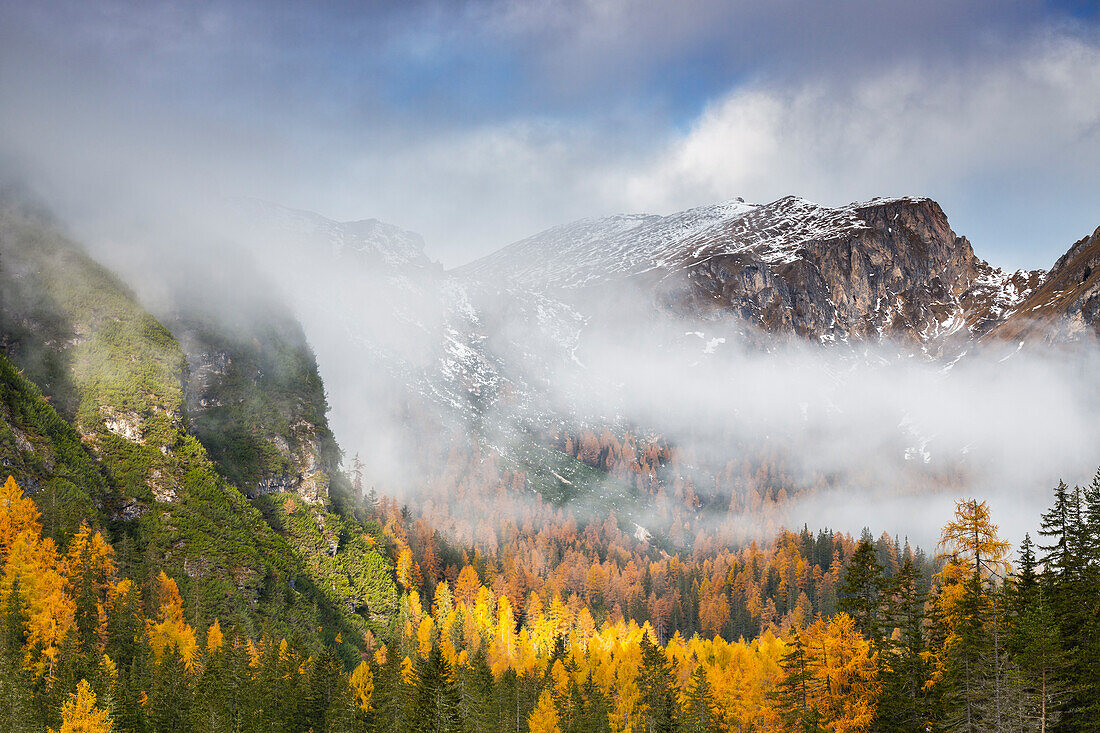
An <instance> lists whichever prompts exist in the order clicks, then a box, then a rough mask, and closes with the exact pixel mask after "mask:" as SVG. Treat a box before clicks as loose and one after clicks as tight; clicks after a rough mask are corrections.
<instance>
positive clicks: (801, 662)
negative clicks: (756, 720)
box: [775, 629, 824, 732]
mask: <svg viewBox="0 0 1100 733" xmlns="http://www.w3.org/2000/svg"><path fill="white" fill-rule="evenodd" d="M787 646H789V647H790V651H788V652H787V653H785V654H784V655H783V656H782V657H781V658H780V660H779V666H780V668H781V669H782V670H783V674H782V676H781V677H780V678H779V683H778V685H777V686H776V692H775V695H776V699H777V701H778V703H779V710H780V715H781V717H782V718H783V721H784V722H785V723H786V724H787V726H788V727H790V728H793V729H795V730H800V731H814V732H816V731H819V730H824V728H823V727H822V721H821V712H820V711H819V710H818V709H817V707H816V706H815V705H814V704H813V694H814V692H815V690H816V689H817V688H818V687H819V686H820V682H818V680H817V679H816V677H815V675H814V660H813V659H812V658H811V656H810V654H809V652H808V650H807V649H806V644H805V642H803V640H802V635H801V634H800V633H799V631H798V629H794V631H793V636H792V637H791V640H790V642H789V643H788V645H787Z"/></svg>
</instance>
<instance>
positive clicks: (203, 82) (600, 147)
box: [0, 0, 1100, 267]
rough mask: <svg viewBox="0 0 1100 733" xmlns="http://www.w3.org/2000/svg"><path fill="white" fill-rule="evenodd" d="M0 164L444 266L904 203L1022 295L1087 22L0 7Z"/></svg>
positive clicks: (1076, 177) (628, 11) (1089, 42)
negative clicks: (315, 215) (409, 241)
mask: <svg viewBox="0 0 1100 733" xmlns="http://www.w3.org/2000/svg"><path fill="white" fill-rule="evenodd" d="M0 153H2V154H3V155H5V156H6V159H7V160H9V161H11V162H12V163H13V164H14V165H16V166H17V167H19V168H21V169H22V170H24V171H25V172H26V173H27V174H28V175H29V176H30V177H32V178H33V179H34V180H35V182H36V185H37V186H38V187H39V188H40V189H42V190H44V191H46V192H48V194H49V195H50V196H51V197H52V198H55V199H56V200H57V201H59V202H61V204H60V205H61V207H62V208H63V209H64V210H65V211H66V212H71V213H72V215H73V216H75V217H80V216H88V215H90V214H89V212H115V211H119V210H122V209H125V208H126V207H128V206H129V207H136V206H144V207H147V208H150V209H151V208H155V207H156V206H163V205H167V204H166V202H169V201H174V202H177V203H179V202H183V201H187V200H189V199H190V198H191V197H197V196H208V195H212V194H213V195H226V196H233V195H247V196H257V197H260V198H266V199H270V200H274V201H277V202H280V203H284V204H287V205H290V206H296V207H301V208H308V209H312V210H315V211H318V212H319V213H322V214H325V215H327V216H331V217H333V218H338V219H354V218H367V217H377V218H381V219H384V220H387V221H391V222H393V223H396V224H398V225H401V226H403V227H406V228H408V229H412V230H414V231H418V232H421V233H422V234H424V236H425V238H426V239H427V241H428V246H429V252H430V254H431V255H432V256H434V257H436V258H438V259H441V260H442V261H443V262H444V263H446V264H448V265H453V264H459V263H461V262H463V261H466V260H468V259H470V258H472V257H476V256H479V255H482V254H485V253H487V252H489V251H491V250H493V249H495V248H497V247H499V246H502V245H504V244H506V243H508V242H509V241H512V240H515V239H518V238H520V237H523V236H526V235H527V234H530V233H533V232H535V231H537V230H539V229H542V228H545V227H547V226H551V225H553V224H557V223H561V222H564V221H568V220H571V219H574V218H578V217H581V216H596V215H602V214H610V213H615V212H619V211H643V210H644V211H655V212H659V213H664V212H671V211H674V210H677V209H681V208H686V207H688V206H693V205H698V204H705V203H709V202H712V201H714V200H719V199H724V198H733V197H736V196H741V197H744V198H745V199H746V200H750V201H768V200H772V199H774V198H778V197H779V196H782V195H785V194H788V193H793V194H799V195H802V196H805V197H807V198H811V199H814V200H818V201H821V202H822V203H826V204H841V203H846V202H848V201H852V200H858V199H866V198H870V197H872V196H876V195H895V194H923V195H929V196H932V197H934V198H936V199H937V200H939V201H940V202H941V204H942V205H943V207H944V209H945V210H946V211H947V213H948V215H949V217H950V219H951V221H952V224H953V225H954V228H955V229H956V231H957V232H959V233H960V234H965V235H966V236H968V237H969V238H970V240H971V242H972V243H973V244H974V246H975V248H976V250H977V251H978V253H979V254H980V255H983V256H985V257H987V258H988V259H990V260H991V261H993V262H994V263H996V264H1004V265H1007V266H1011V267H1017V266H1027V267H1040V266H1049V264H1050V263H1051V262H1052V261H1053V259H1054V258H1055V257H1056V256H1057V255H1058V254H1060V253H1061V252H1063V251H1064V250H1065V249H1066V248H1067V247H1068V245H1069V244H1070V243H1071V242H1072V241H1074V240H1075V239H1077V238H1079V237H1081V236H1084V235H1085V234H1087V233H1090V232H1091V231H1092V230H1093V229H1094V228H1095V227H1096V226H1098V225H1100V206H1097V202H1098V201H1100V175H1097V171H1100V14H1098V2H1096V1H1095V0H1094V1H1093V2H1086V1H1084V0H1064V1H1062V2H1043V1H1040V0H1035V1H1029V0H995V1H994V0H971V1H970V2H949V1H947V0H925V1H924V2H912V1H911V0H910V1H908V2H895V1H894V0H838V1H836V2H807V1H806V0H740V1H738V2H716V1H715V0H683V1H681V2H638V1H632V0H621V1H619V2H610V1H609V0H572V1H568V2H557V1H555V0H535V1H533V2H523V1H520V0H516V1H513V2H494V1H492V0H486V1H485V2H468V3H460V2H453V1H451V2H433V1H431V0H417V1H413V2H402V3H386V2H354V3H291V2H233V3H221V2H189V3H158V2H155V1H154V2H52V1H50V0H45V1H43V2H36V3H30V2H10V1H7V0H0ZM104 182H109V184H110V185H104Z"/></svg>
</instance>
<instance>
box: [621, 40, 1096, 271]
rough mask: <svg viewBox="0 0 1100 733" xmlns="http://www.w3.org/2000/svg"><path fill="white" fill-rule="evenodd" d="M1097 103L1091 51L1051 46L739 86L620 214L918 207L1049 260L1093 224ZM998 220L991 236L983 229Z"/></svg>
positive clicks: (641, 184)
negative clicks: (935, 207) (808, 201)
mask: <svg viewBox="0 0 1100 733" xmlns="http://www.w3.org/2000/svg"><path fill="white" fill-rule="evenodd" d="M1096 99H1100V45H1098V44H1097V43H1096V42H1093V41H1090V40H1087V39H1083V38H1076V37H1069V36H1064V35H1060V36H1051V35H1044V36H1043V37H1042V38H1038V39H1034V40H1032V41H1031V42H1030V43H1029V44H1028V45H1026V46H1025V47H1023V48H1011V49H1009V48H1006V49H1002V50H1000V51H999V52H996V53H990V54H988V55H986V56H982V57H980V58H974V59H971V60H969V61H968V62H967V63H965V64H962V65H956V64H954V63H953V61H952V60H945V61H944V62H943V63H935V62H926V63H919V64H918V63H911V64H909V63H907V64H900V65H895V66H888V67H885V68H874V69H867V70H856V71H853V73H851V74H847V75H842V76H827V77H823V78H814V79H808V80H800V81H798V82H797V83H794V84H790V85H784V86H778V87H776V86H767V85H750V86H748V87H743V88H737V89H735V90H733V91H731V92H730V93H729V94H728V95H726V96H725V97H723V98H722V99H720V100H718V101H716V102H715V103H713V104H712V105H711V106H710V107H709V108H708V109H707V110H706V111H705V112H704V113H703V114H702V115H701V116H700V118H699V119H698V120H697V121H696V122H695V124H694V125H693V126H692V127H691V129H690V130H689V131H688V132H687V133H686V134H685V135H684V136H682V137H681V138H679V139H676V140H674V141H673V142H672V143H671V144H670V145H669V146H668V148H667V149H666V150H665V151H664V153H663V154H661V155H660V156H658V158H657V159H656V160H655V161H654V162H653V163H652V164H651V165H649V166H647V167H644V168H642V169H641V170H639V171H638V172H637V173H635V174H634V175H632V176H631V177H630V180H629V183H628V184H627V186H626V197H627V199H628V200H629V201H631V202H632V203H633V206H634V208H639V209H642V210H653V209H657V210H676V209H679V208H684V207H685V206H687V205H690V204H692V203H695V202H699V201H708V200H716V199H721V198H728V197H730V196H732V195H736V194H741V195H745V196H747V197H753V198H755V199H758V200H771V199H774V198H778V197H780V196H782V195H785V194H788V193H792V192H794V193H798V194H800V195H803V196H806V197H807V198H812V199H815V200H818V201H821V202H823V203H831V204H842V203H847V202H849V201H853V200H864V199H868V198H871V197H873V196H877V195H891V194H910V193H911V194H921V195H931V196H933V197H934V198H937V199H938V200H940V202H941V203H942V204H943V205H944V207H945V210H946V211H947V212H948V214H949V215H955V214H962V215H961V216H957V217H956V216H953V221H954V223H955V224H956V229H957V230H959V231H961V232H962V233H967V234H971V235H972V236H973V235H975V234H977V235H978V236H977V237H974V238H976V239H985V240H986V241H984V242H979V246H980V245H981V244H985V245H986V246H987V248H992V247H990V245H999V246H1000V247H1001V248H1002V249H1005V250H1008V253H1009V255H1010V256H1009V258H1008V259H1010V260H1016V261H1024V260H1026V264H1029V265H1031V266H1035V265H1038V264H1044V265H1045V264H1047V262H1045V261H1043V260H1040V261H1039V262H1036V261H1035V260H1036V257H1035V256H1034V255H1033V254H1030V253H1027V252H1026V247H1027V245H1028V244H1029V241H1028V238H1030V237H1031V236H1033V235H1035V234H1037V233H1042V234H1043V235H1044V236H1045V237H1046V238H1047V239H1046V241H1044V242H1043V244H1047V243H1050V247H1051V250H1053V251H1050V250H1048V251H1046V252H1044V254H1045V255H1046V256H1047V257H1048V258H1050V257H1051V256H1052V255H1053V254H1054V253H1055V252H1058V251H1060V250H1064V249H1065V247H1066V246H1068V244H1069V243H1070V242H1072V241H1074V240H1075V239H1076V238H1078V237H1079V236H1081V235H1082V234H1083V233H1085V232H1087V231H1088V230H1090V229H1092V228H1093V227H1095V217H1096V214H1095V211H1094V210H1093V208H1092V207H1091V206H1089V205H1088V203H1087V202H1088V201H1095V200H1096V199H1097V197H1098V196H1100V183H1098V182H1097V179H1096V176H1095V171H1096V169H1097V166H1098V165H1100V108H1098V107H1097V105H1096V103H1095V100H1096ZM953 203H957V204H959V205H957V206H953V205H952V204H953ZM978 207H982V208H984V212H982V211H979V210H976V209H977V208H978ZM983 213H984V217H983ZM1066 215H1068V216H1069V220H1068V221H1067V220H1064V219H1062V217H1063V216H1066ZM997 216H1004V217H1005V221H1003V222H1002V223H1001V224H1000V225H997V224H995V223H993V222H992V221H990V220H991V219H993V218H994V217H997ZM983 218H984V219H985V220H986V221H985V226H982V222H983ZM960 222H961V223H962V224H963V226H960ZM1013 230H1017V231H1020V230H1022V231H1023V232H1025V237H1024V238H1019V237H1018V235H1017V237H1013ZM1037 230H1038V231H1037ZM998 240H1000V241H998ZM1029 255H1030V256H1029Z"/></svg>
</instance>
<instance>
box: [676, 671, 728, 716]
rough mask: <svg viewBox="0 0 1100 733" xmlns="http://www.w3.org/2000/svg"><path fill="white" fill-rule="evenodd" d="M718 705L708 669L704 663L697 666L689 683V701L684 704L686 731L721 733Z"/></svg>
mask: <svg viewBox="0 0 1100 733" xmlns="http://www.w3.org/2000/svg"><path fill="white" fill-rule="evenodd" d="M721 730H722V727H721V721H720V720H719V715H718V707H717V705H716V704H715V701H714V693H713V692H712V691H711V688H710V682H708V681H707V670H706V668H705V667H703V665H701V664H700V665H699V666H697V667H696V668H695V671H694V672H692V673H691V681H690V682H689V683H688V690H687V702H686V704H685V705H684V732H685V733H720V731H721Z"/></svg>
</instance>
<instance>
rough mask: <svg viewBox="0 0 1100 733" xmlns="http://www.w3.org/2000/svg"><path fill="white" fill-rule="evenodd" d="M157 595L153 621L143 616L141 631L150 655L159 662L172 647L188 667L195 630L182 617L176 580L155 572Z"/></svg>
mask: <svg viewBox="0 0 1100 733" xmlns="http://www.w3.org/2000/svg"><path fill="white" fill-rule="evenodd" d="M156 583H157V594H156V596H157V598H159V600H160V608H159V609H158V611H157V618H156V621H153V620H151V619H150V620H146V622H145V633H146V635H147V636H148V638H149V646H150V647H152V649H153V658H154V659H155V660H156V661H157V662H159V661H160V660H161V658H162V657H163V656H164V652H165V650H167V649H174V650H176V651H177V652H179V655H180V657H182V658H183V663H184V665H185V666H186V667H187V669H188V671H190V670H192V669H194V664H195V650H196V647H197V645H196V642H195V631H194V629H192V628H191V626H190V625H188V624H187V622H186V621H184V619H183V600H182V599H181V598H180V591H179V588H178V587H177V586H176V581H174V580H172V579H171V578H169V577H168V576H167V575H165V574H164V571H161V573H160V575H159V576H157V580H156Z"/></svg>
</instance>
